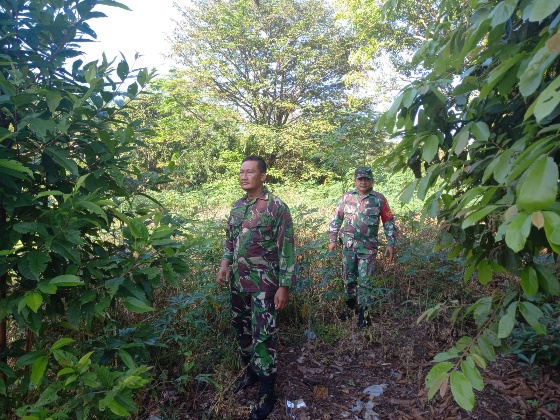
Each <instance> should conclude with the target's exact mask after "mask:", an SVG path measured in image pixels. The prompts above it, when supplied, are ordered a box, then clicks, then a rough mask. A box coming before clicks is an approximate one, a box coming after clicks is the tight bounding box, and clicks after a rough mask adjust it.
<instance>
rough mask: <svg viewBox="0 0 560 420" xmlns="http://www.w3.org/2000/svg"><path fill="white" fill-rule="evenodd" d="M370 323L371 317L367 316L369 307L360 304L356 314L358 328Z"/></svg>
mask: <svg viewBox="0 0 560 420" xmlns="http://www.w3.org/2000/svg"><path fill="white" fill-rule="evenodd" d="M370 325H371V317H370V316H369V308H368V307H367V306H362V307H360V312H359V314H358V329H360V330H362V329H364V328H365V327H369V326H370Z"/></svg>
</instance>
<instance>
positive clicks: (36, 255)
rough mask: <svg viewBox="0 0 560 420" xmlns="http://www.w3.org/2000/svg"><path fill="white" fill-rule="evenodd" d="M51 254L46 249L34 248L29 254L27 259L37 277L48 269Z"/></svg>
mask: <svg viewBox="0 0 560 420" xmlns="http://www.w3.org/2000/svg"><path fill="white" fill-rule="evenodd" d="M49 260H50V258H49V254H48V253H47V252H45V251H42V250H38V249H34V250H32V251H29V252H28V254H27V261H28V262H29V269H30V270H31V272H32V273H33V275H34V276H35V277H36V278H39V277H40V276H41V274H43V272H44V271H45V270H46V269H47V265H48V263H49Z"/></svg>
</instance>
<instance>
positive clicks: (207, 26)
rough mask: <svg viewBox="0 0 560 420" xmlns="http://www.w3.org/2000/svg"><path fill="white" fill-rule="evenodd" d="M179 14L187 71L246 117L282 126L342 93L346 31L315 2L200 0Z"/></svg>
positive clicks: (178, 37)
mask: <svg viewBox="0 0 560 420" xmlns="http://www.w3.org/2000/svg"><path fill="white" fill-rule="evenodd" d="M181 14H182V20H181V21H180V22H179V27H178V28H177V29H176V30H175V33H174V41H173V52H174V54H175V55H176V56H177V57H178V58H179V60H180V61H181V62H182V63H183V64H185V66H186V68H187V70H186V73H187V75H188V76H187V77H188V78H189V79H190V80H191V81H192V83H193V84H195V85H196V86H199V87H200V88H201V89H204V91H205V92H206V94H208V95H210V96H211V97H212V98H214V99H215V100H217V101H219V102H223V103H227V104H229V105H231V106H234V107H235V108H237V109H238V110H239V111H240V112H242V113H243V114H244V115H245V116H246V117H247V119H248V120H249V121H250V122H254V123H258V124H267V125H273V126H282V125H284V124H286V123H288V122H290V121H293V120H295V118H296V117H297V116H298V115H300V114H301V112H302V110H303V109H305V108H306V107H314V106H317V105H319V104H320V103H321V102H324V101H331V102H333V103H338V102H339V101H340V100H341V99H342V98H344V84H343V77H344V75H345V74H346V73H347V72H348V71H349V70H350V66H349V64H348V60H347V58H348V54H349V52H350V48H351V43H352V37H351V35H350V33H349V31H348V29H347V28H346V27H345V26H343V25H339V24H337V23H336V22H335V19H334V13H333V11H332V10H331V9H330V8H329V7H328V6H327V5H326V4H325V2H323V1H322V0H264V1H260V2H258V1H253V0H200V1H195V2H192V4H191V5H190V6H185V7H184V8H182V9H181Z"/></svg>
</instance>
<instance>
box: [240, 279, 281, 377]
mask: <svg viewBox="0 0 560 420" xmlns="http://www.w3.org/2000/svg"><path fill="white" fill-rule="evenodd" d="M275 294H276V291H269V292H241V291H239V290H234V289H232V291H231V309H232V312H233V317H232V320H231V325H232V327H233V330H234V332H235V334H236V337H237V343H238V345H239V350H240V352H241V360H242V361H247V360H250V361H251V362H250V364H251V366H250V367H251V369H253V371H255V373H256V374H257V375H260V376H274V375H276V329H277V328H276V325H277V324H276V322H277V312H276V309H275V308H274V295H275Z"/></svg>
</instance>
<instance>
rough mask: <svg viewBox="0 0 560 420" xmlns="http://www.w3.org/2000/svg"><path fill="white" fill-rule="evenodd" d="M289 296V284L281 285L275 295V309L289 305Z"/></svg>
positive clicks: (279, 309)
mask: <svg viewBox="0 0 560 420" xmlns="http://www.w3.org/2000/svg"><path fill="white" fill-rule="evenodd" d="M289 296H290V292H289V290H288V286H280V287H279V288H278V290H277V291H276V294H275V295H274V309H276V310H277V311H281V310H282V309H284V308H285V307H286V306H288V299H289Z"/></svg>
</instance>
